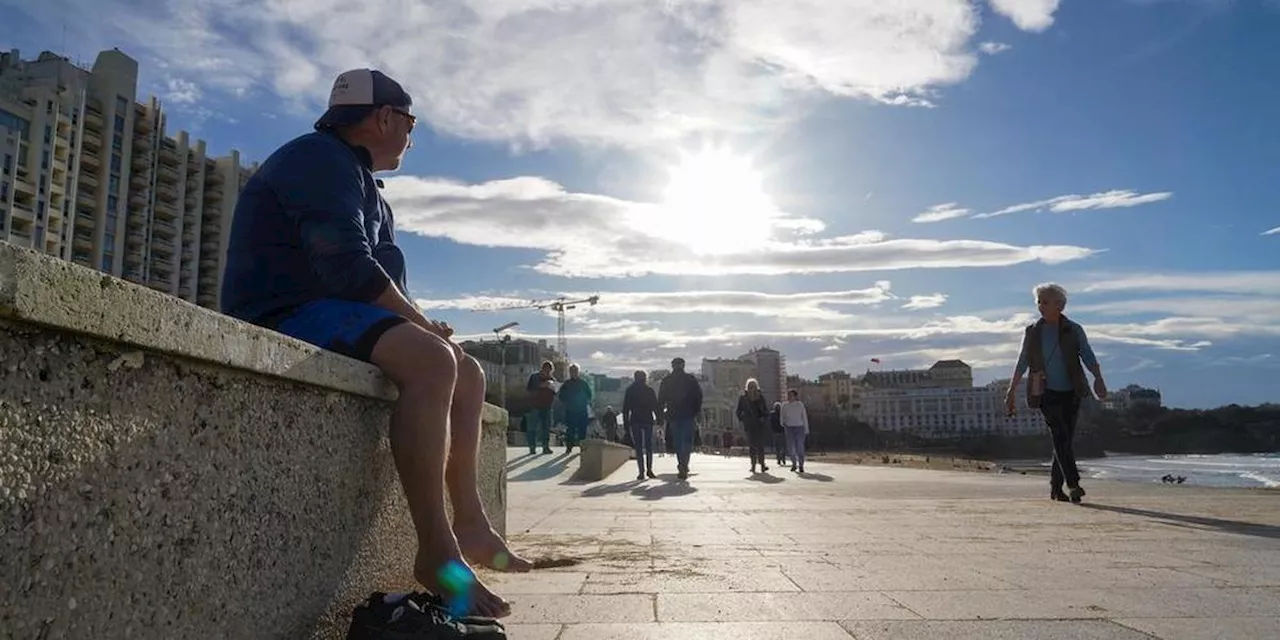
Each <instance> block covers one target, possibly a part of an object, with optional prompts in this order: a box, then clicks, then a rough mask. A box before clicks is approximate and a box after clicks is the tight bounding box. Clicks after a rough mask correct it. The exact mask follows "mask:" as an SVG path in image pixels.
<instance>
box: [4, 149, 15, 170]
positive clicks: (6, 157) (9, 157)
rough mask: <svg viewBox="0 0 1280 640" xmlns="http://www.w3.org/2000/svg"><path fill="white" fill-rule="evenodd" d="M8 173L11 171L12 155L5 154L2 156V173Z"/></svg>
mask: <svg viewBox="0 0 1280 640" xmlns="http://www.w3.org/2000/svg"><path fill="white" fill-rule="evenodd" d="M10 171H13V154H11V153H6V154H4V172H5V173H9V172H10Z"/></svg>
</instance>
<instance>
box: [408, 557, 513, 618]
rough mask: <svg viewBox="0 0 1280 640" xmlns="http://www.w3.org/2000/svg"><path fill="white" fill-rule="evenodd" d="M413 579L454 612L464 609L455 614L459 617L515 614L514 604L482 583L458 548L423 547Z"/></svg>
mask: <svg viewBox="0 0 1280 640" xmlns="http://www.w3.org/2000/svg"><path fill="white" fill-rule="evenodd" d="M450 546H451V545H450ZM441 551H443V552H441ZM413 577H414V578H415V579H417V581H418V582H420V583H422V586H423V587H425V588H426V590H427V591H428V592H430V593H433V594H435V595H437V596H440V598H442V599H443V600H444V601H445V603H446V604H447V605H449V607H450V608H451V609H452V608H454V607H455V606H456V607H458V608H459V609H460V610H458V611H454V613H455V614H456V615H459V616H462V615H476V616H483V617H486V618H504V617H506V616H509V615H511V604H510V603H508V602H507V601H506V600H503V599H502V597H501V596H499V595H497V594H495V593H494V592H492V591H490V590H489V587H487V586H485V584H484V583H483V582H481V581H480V577H479V576H477V575H476V573H475V571H474V570H472V569H471V567H470V566H469V565H468V564H467V562H466V560H464V559H463V558H462V554H461V553H459V552H458V549H457V547H454V548H452V549H449V548H447V547H446V548H445V549H443V550H437V549H430V548H427V547H419V549H418V557H417V558H416V559H415V560H414V565H413Z"/></svg>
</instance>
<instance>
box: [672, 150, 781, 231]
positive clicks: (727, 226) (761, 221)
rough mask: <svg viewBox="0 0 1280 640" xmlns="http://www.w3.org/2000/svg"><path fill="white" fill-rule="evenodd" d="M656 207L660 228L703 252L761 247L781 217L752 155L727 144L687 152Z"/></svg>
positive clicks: (675, 167)
mask: <svg viewBox="0 0 1280 640" xmlns="http://www.w3.org/2000/svg"><path fill="white" fill-rule="evenodd" d="M658 209H659V212H660V213H659V214H658V215H659V217H661V218H663V219H662V220H661V221H660V224H659V225H657V226H658V227H659V229H658V233H660V234H661V235H663V236H664V237H667V238H668V239H670V240H674V241H676V242H680V243H682V244H684V245H686V246H688V247H689V248H690V249H692V250H693V251H694V252H695V253H699V254H724V253H738V252H742V251H749V250H752V249H758V248H760V247H763V246H764V245H765V244H766V243H767V242H768V241H769V239H770V237H771V236H772V233H773V220H774V218H775V217H777V209H776V207H775V206H774V204H773V201H772V200H771V199H770V198H769V196H768V194H766V193H765V192H764V185H763V181H762V177H761V175H760V174H759V172H757V171H756V170H755V169H754V168H753V167H752V166H751V162H750V160H749V159H747V158H744V157H741V156H737V155H734V154H733V153H731V152H728V151H726V150H723V149H708V150H704V151H701V152H699V153H694V154H685V155H684V157H683V158H682V160H681V162H680V163H679V164H678V165H676V166H674V167H672V168H671V172H670V181H669V182H668V183H667V187H666V189H665V190H664V191H663V199H662V205H661V206H660V207H658Z"/></svg>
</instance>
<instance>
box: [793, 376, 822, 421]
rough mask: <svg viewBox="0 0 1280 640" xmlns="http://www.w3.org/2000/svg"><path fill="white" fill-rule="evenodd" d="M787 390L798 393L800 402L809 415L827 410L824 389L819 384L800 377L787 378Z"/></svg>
mask: <svg viewBox="0 0 1280 640" xmlns="http://www.w3.org/2000/svg"><path fill="white" fill-rule="evenodd" d="M787 389H795V390H796V391H798V392H799V393H800V401H801V402H803V403H804V406H805V408H806V409H807V410H808V411H809V412H810V413H813V412H821V411H826V410H827V409H828V407H827V403H826V398H825V395H824V389H823V387H822V384H821V383H819V382H815V381H813V380H805V379H804V378H802V377H800V376H787Z"/></svg>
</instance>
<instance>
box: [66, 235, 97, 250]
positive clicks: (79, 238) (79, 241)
mask: <svg viewBox="0 0 1280 640" xmlns="http://www.w3.org/2000/svg"><path fill="white" fill-rule="evenodd" d="M71 246H72V247H73V248H75V249H79V250H81V251H93V235H92V234H89V233H84V232H82V231H77V232H76V234H75V240H74V242H72V243H71Z"/></svg>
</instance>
